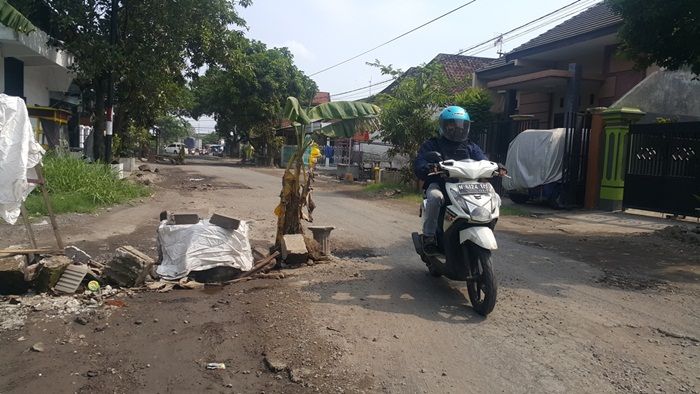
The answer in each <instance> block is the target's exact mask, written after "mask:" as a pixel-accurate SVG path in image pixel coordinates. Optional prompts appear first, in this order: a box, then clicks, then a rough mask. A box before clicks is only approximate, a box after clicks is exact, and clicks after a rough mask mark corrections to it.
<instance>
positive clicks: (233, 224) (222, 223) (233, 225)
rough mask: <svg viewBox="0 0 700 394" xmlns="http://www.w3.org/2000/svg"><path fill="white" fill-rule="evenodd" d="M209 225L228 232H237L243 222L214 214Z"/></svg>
mask: <svg viewBox="0 0 700 394" xmlns="http://www.w3.org/2000/svg"><path fill="white" fill-rule="evenodd" d="M209 223H211V224H213V225H215V226H219V227H221V228H225V229H227V230H236V229H237V228H238V226H239V225H240V224H241V221H240V220H238V219H234V218H231V217H228V216H224V215H219V214H216V213H215V214H213V215H211V219H209Z"/></svg>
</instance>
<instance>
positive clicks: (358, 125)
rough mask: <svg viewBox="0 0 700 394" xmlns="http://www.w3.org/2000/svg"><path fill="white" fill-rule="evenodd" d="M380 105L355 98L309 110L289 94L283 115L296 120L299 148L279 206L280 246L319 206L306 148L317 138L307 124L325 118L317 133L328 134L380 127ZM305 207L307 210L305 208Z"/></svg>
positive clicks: (300, 231)
mask: <svg viewBox="0 0 700 394" xmlns="http://www.w3.org/2000/svg"><path fill="white" fill-rule="evenodd" d="M379 111H380V109H379V107H378V106H376V105H373V104H367V103H362V102H355V101H336V102H329V103H323V104H320V105H318V106H316V107H313V108H310V109H308V110H306V109H304V108H303V107H302V106H301V105H299V100H297V99H296V98H295V97H288V98H287V102H286V104H285V107H284V111H283V116H284V117H285V118H286V119H288V120H289V121H290V122H292V125H293V126H294V132H295V135H296V142H297V149H296V150H295V151H294V153H293V154H292V157H291V158H290V160H289V162H288V163H287V168H286V170H285V171H284V175H283V176H282V192H281V193H280V203H279V205H277V208H275V215H277V237H276V245H277V246H280V245H281V242H282V237H283V236H284V235H285V234H303V233H304V229H303V227H302V225H301V220H302V219H306V220H308V221H312V220H313V218H312V216H311V215H312V213H313V210H314V207H315V204H314V203H313V199H312V196H311V190H312V188H311V182H312V181H313V165H312V164H311V163H310V165H309V167H308V168H307V167H306V166H305V165H304V152H306V150H307V149H308V148H309V147H310V146H311V144H312V143H313V140H312V139H311V138H306V137H307V132H306V130H307V126H309V125H313V124H315V123H318V122H321V124H322V126H321V127H319V128H318V129H315V130H313V133H316V134H321V135H325V136H327V137H346V138H347V137H352V136H353V135H355V133H357V132H358V131H366V130H377V129H378V128H379V120H378V115H379ZM304 207H306V208H307V212H306V213H305V212H304Z"/></svg>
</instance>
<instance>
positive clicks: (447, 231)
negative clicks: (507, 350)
mask: <svg viewBox="0 0 700 394" xmlns="http://www.w3.org/2000/svg"><path fill="white" fill-rule="evenodd" d="M430 155H431V156H434V157H435V160H431V161H433V162H436V163H437V170H436V172H435V173H434V174H439V175H441V176H443V177H444V178H445V189H444V190H443V193H445V192H446V193H445V194H446V195H445V200H446V205H445V206H444V207H443V209H442V211H441V214H440V220H438V231H437V234H436V237H437V243H438V248H439V249H440V251H441V254H439V255H427V254H426V253H425V251H424V249H423V241H422V237H421V235H420V234H419V233H417V232H414V233H413V234H411V235H412V238H413V245H414V247H415V249H416V253H418V255H419V256H420V257H421V260H423V262H424V263H425V265H426V266H427V267H428V271H429V272H430V274H431V275H432V276H434V277H439V276H442V275H444V276H445V277H447V278H448V279H452V280H459V281H466V282H467V292H468V294H469V300H470V301H471V304H472V307H473V308H474V310H475V311H476V312H477V313H479V314H480V315H483V316H486V315H488V314H489V313H491V311H493V308H494V307H495V306H496V293H497V284H496V278H495V277H494V273H493V268H492V266H491V251H492V250H495V249H496V248H497V244H496V238H495V237H494V234H493V229H494V227H495V225H496V221H497V220H498V216H499V213H500V211H499V208H500V206H501V198H500V197H499V196H498V194H497V193H496V191H495V190H494V188H493V186H491V184H490V183H488V182H480V181H479V179H483V178H491V177H493V176H496V175H497V174H498V170H499V166H498V164H496V163H493V162H490V161H487V160H482V161H474V160H464V161H454V160H445V161H440V160H441V156H440V154H439V153H438V152H431V153H430ZM426 203H427V200H423V204H422V205H421V211H420V212H421V216H422V213H423V211H424V210H425V208H426ZM424 220H425V219H424Z"/></svg>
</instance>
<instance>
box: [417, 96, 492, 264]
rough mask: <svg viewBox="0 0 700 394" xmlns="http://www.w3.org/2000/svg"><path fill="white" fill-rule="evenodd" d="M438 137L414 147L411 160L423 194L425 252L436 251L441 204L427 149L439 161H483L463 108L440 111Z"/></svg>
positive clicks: (440, 186)
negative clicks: (415, 155)
mask: <svg viewBox="0 0 700 394" xmlns="http://www.w3.org/2000/svg"><path fill="white" fill-rule="evenodd" d="M438 123H439V130H440V136H439V137H433V138H430V139H429V140H427V141H425V142H424V143H423V144H422V145H421V147H420V149H419V150H418V156H417V157H416V160H415V162H414V163H413V171H414V173H415V174H416V176H417V177H418V179H420V180H422V181H423V189H424V190H425V195H426V200H427V202H426V208H425V212H423V215H425V220H424V222H423V250H424V251H425V253H426V254H427V255H435V254H438V253H439V249H438V245H437V239H436V237H435V233H436V231H437V226H438V216H439V215H440V209H441V208H442V205H443V204H444V203H445V195H444V192H443V190H444V186H445V180H444V179H443V178H442V177H440V176H437V175H431V173H432V172H433V169H434V166H435V163H431V162H429V161H428V160H427V159H426V154H427V153H428V152H439V153H440V154H441V155H442V160H449V159H452V160H465V159H472V160H487V158H486V155H485V154H484V152H483V151H482V150H481V148H480V147H479V146H478V145H477V144H475V143H473V142H471V141H469V126H470V124H471V119H470V118H469V114H468V113H467V111H466V110H465V109H464V108H462V107H458V106H449V107H447V108H445V109H444V110H442V112H441V113H440V118H439V121H438Z"/></svg>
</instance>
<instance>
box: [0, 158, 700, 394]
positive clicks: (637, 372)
mask: <svg viewBox="0 0 700 394" xmlns="http://www.w3.org/2000/svg"><path fill="white" fill-rule="evenodd" d="M161 170H162V171H161V174H162V179H161V181H160V183H158V186H157V187H156V188H155V195H154V196H153V197H152V198H150V199H145V200H144V201H143V202H138V201H137V202H135V203H134V204H131V205H126V206H123V207H115V208H113V209H111V210H110V211H105V212H101V213H100V214H98V215H65V216H62V217H61V218H60V223H61V226H62V228H63V231H64V235H65V238H67V240H68V243H70V244H75V245H77V246H78V247H81V248H83V249H85V250H86V251H88V252H90V253H92V254H93V255H95V256H98V257H100V256H108V255H109V254H110V253H111V252H112V251H113V250H114V249H115V248H116V247H118V246H121V245H123V244H131V245H133V246H136V247H137V248H139V249H141V250H142V251H144V252H146V253H148V254H150V255H152V256H154V257H155V255H156V250H155V237H154V235H155V229H156V226H157V224H158V213H159V212H160V211H161V210H164V209H167V210H171V211H179V212H198V213H200V214H201V215H203V216H208V215H210V214H211V213H214V212H218V213H222V214H230V215H233V216H235V217H240V218H246V219H250V220H254V221H255V222H254V224H253V228H252V233H251V239H252V241H253V243H254V244H256V245H267V244H269V243H270V242H272V241H273V239H274V226H275V218H274V216H273V214H272V210H273V209H274V207H275V205H276V204H277V202H278V195H279V189H280V186H281V180H280V176H279V175H280V172H279V171H277V170H251V169H246V168H241V167H237V166H234V165H230V164H226V163H214V164H212V163H208V162H202V163H192V164H188V165H186V166H181V167H172V166H162V167H161ZM347 189H348V187H345V186H340V185H337V184H336V183H333V182H330V181H323V180H319V182H317V188H316V190H315V196H316V203H317V206H318V208H317V209H316V211H315V212H314V218H315V224H319V225H333V226H335V227H336V230H334V232H333V234H332V240H333V248H334V254H335V259H334V260H333V261H332V262H331V263H328V264H321V265H315V266H308V267H304V268H299V269H294V270H284V271H283V273H284V274H285V278H284V279H280V280H274V279H265V280H255V281H250V282H246V283H243V284H237V285H232V286H228V287H224V288H223V289H213V290H212V289H207V290H206V291H198V290H173V291H171V292H169V293H164V294H158V293H149V292H136V293H135V294H133V295H132V296H125V297H124V298H123V300H124V302H125V303H126V306H124V307H121V308H114V307H112V308H103V309H96V310H93V311H90V312H84V313H82V316H84V317H85V319H86V321H87V324H85V325H83V324H80V323H77V322H75V316H67V317H59V318H50V317H47V315H48V314H47V313H45V312H43V311H38V312H32V313H30V314H29V315H28V317H27V321H26V323H25V325H24V327H23V328H21V329H17V330H8V331H4V332H0V349H2V352H0V393H25V392H43V391H46V390H47V389H51V390H52V391H54V392H67V393H68V392H91V393H103V392H104V393H107V392H159V393H160V392H200V391H213V392H246V393H247V392H256V393H260V392H324V393H329V392H390V393H404V392H410V393H470V392H503V393H531V392H542V393H568V392H589V393H613V392H630V393H660V392H693V393H698V392H699V391H700V368H699V367H698V366H699V365H700V359H699V357H700V339H699V338H700V313H699V311H700V309H698V307H697V304H698V295H699V294H700V275H699V273H700V271H699V267H700V257H699V256H700V253H698V252H700V250H699V249H698V248H697V246H693V245H689V244H686V243H682V242H679V241H676V240H673V239H667V238H662V237H659V236H657V235H655V234H654V233H653V231H654V230H655V229H657V228H661V227H663V225H662V224H659V225H654V224H653V223H651V224H649V223H650V222H648V221H641V222H640V224H639V225H631V226H630V228H629V229H628V230H620V228H624V226H622V227H621V226H619V225H614V224H606V223H605V220H604V219H603V218H602V217H601V218H598V219H596V217H595V216H593V220H591V223H588V224H582V223H578V224H577V223H576V222H574V221H572V220H567V219H562V218H560V217H559V216H556V215H550V216H547V215H535V217H529V216H528V217H504V218H502V220H501V221H500V222H499V226H498V230H499V231H498V233H497V237H498V241H499V250H498V251H496V253H495V255H494V261H495V268H496V275H497V277H498V279H499V294H498V302H497V305H496V309H495V311H494V312H493V313H492V314H491V315H490V316H489V317H488V318H487V319H484V318H482V317H480V316H479V315H477V314H476V313H474V312H473V311H472V310H471V308H470V306H469V302H468V300H467V298H466V295H465V294H466V293H465V288H464V286H463V284H462V283H457V282H451V281H448V280H445V279H442V278H440V279H436V278H432V277H430V276H429V275H428V274H427V270H426V269H425V267H424V265H423V264H422V263H421V261H420V259H419V258H418V256H416V255H415V253H414V251H413V246H412V243H411V240H410V234H411V232H412V231H416V229H417V228H418V226H419V220H420V219H419V218H418V217H417V216H416V212H415V211H416V209H415V207H413V206H412V205H410V204H406V203H401V202H396V201H384V200H371V199H370V200H367V199H357V198H353V197H352V195H351V194H348V193H347ZM606 226H607V227H606ZM48 227H49V226H46V225H44V226H39V228H40V231H39V233H40V234H42V236H43V237H44V238H46V237H49V236H50V231H49V228H48ZM22 237H23V233H22V231H21V230H19V228H10V227H8V226H0V239H3V244H12V243H19V242H21V241H22ZM46 239H50V238H46ZM46 242H47V243H48V241H46ZM36 342H43V344H44V347H45V350H44V351H43V352H34V351H30V350H29V348H30V347H31V346H32V344H34V343H36ZM213 361H216V362H225V363H226V365H227V368H226V370H215V371H208V370H206V369H205V368H204V365H205V364H206V363H207V362H213Z"/></svg>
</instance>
